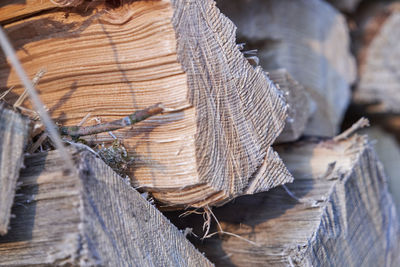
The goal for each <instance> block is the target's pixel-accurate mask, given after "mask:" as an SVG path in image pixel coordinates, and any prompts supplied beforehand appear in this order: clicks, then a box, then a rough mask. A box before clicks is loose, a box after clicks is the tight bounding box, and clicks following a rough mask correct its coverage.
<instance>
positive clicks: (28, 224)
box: [0, 151, 212, 266]
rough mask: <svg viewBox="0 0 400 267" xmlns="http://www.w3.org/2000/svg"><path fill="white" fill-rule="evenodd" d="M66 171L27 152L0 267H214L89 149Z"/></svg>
mask: <svg viewBox="0 0 400 267" xmlns="http://www.w3.org/2000/svg"><path fill="white" fill-rule="evenodd" d="M74 157H75V160H76V162H77V169H78V171H75V172H74V171H72V172H71V173H70V174H65V173H63V171H62V168H61V167H62V161H61V159H60V158H59V156H58V153H57V151H53V152H50V153H48V154H47V155H46V154H36V155H32V156H28V157H27V158H26V161H25V164H26V166H27V168H26V169H24V170H23V171H22V172H21V176H20V180H19V181H20V182H21V183H22V185H21V188H20V190H19V191H18V197H17V198H16V203H15V205H14V207H13V213H14V214H15V215H16V218H15V219H13V220H11V227H12V228H11V230H10V231H9V233H8V234H7V235H5V236H3V237H0V265H1V266H11V265H12V266H32V265H35V266H36V265H41V266H44V265H45V266H61V265H63V266H65V265H68V266H212V264H211V263H210V262H209V261H208V260H207V259H206V258H204V256H202V255H201V254H200V253H199V252H198V251H196V249H195V248H194V247H193V245H191V244H190V243H189V242H188V241H187V240H186V239H185V237H184V236H183V234H182V233H180V232H179V231H178V229H176V228H175V226H173V225H172V224H171V223H170V222H169V221H168V220H167V219H166V218H165V217H164V216H163V215H162V214H161V213H160V212H159V211H158V210H157V209H156V208H155V207H153V206H152V205H151V204H150V203H149V202H148V201H147V200H146V199H145V198H143V197H142V196H141V195H140V194H139V193H138V192H137V191H135V190H134V189H133V188H132V187H131V186H130V185H129V184H127V183H126V181H124V180H123V179H122V178H121V177H120V176H118V175H117V174H115V172H113V171H112V170H111V168H109V167H108V166H106V165H105V164H104V162H103V161H101V160H100V159H97V158H95V157H94V156H93V155H92V154H90V153H89V152H87V151H85V152H80V153H79V154H76V153H75V156H74Z"/></svg>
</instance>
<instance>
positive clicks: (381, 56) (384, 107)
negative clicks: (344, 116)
mask: <svg viewBox="0 0 400 267" xmlns="http://www.w3.org/2000/svg"><path fill="white" fill-rule="evenodd" d="M358 27H359V29H358V31H357V32H356V34H355V35H356V38H355V39H356V48H357V58H358V67H359V73H358V75H359V82H358V84H357V88H356V91H355V95H354V100H355V102H356V103H359V104H368V105H370V107H369V111H370V112H376V113H382V112H394V113H400V94H399V91H400V83H399V80H400V46H399V44H398V41H399V38H400V3H398V2H395V3H392V4H388V3H385V2H374V3H371V4H369V5H364V6H363V8H362V10H361V11H360V14H359V15H358Z"/></svg>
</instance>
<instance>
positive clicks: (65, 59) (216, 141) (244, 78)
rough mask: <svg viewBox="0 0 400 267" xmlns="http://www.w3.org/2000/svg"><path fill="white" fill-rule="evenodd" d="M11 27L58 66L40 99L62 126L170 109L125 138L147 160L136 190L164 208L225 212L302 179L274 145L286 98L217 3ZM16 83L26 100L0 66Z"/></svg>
mask: <svg viewBox="0 0 400 267" xmlns="http://www.w3.org/2000/svg"><path fill="white" fill-rule="evenodd" d="M85 10H87V11H85ZM5 28H6V31H7V33H8V35H9V37H10V38H11V40H12V41H13V44H14V45H15V46H16V48H17V50H18V55H19V56H20V58H21V60H22V62H23V63H24V66H25V68H26V70H27V71H28V72H29V73H30V74H31V75H33V73H35V72H36V71H37V70H38V69H40V68H42V67H46V69H47V73H46V76H45V77H43V78H42V79H41V82H40V88H39V91H40V93H41V97H42V99H43V101H44V102H45V104H46V105H47V106H48V107H49V109H50V113H51V115H52V117H53V118H54V119H55V120H57V121H58V122H60V123H62V124H66V125H76V124H77V123H79V122H80V120H81V119H82V118H83V117H84V116H85V115H86V114H87V113H88V112H91V114H92V116H93V117H95V116H96V117H100V118H101V119H102V120H103V121H110V120H114V119H118V118H121V117H123V116H126V115H128V114H131V113H132V112H133V111H135V110H137V109H143V108H145V107H147V106H151V105H153V104H155V103H157V102H162V103H163V104H164V106H165V107H166V112H165V113H164V114H163V115H160V116H154V117H152V118H150V119H148V120H147V121H145V122H141V123H139V124H137V125H135V127H134V128H132V129H124V130H120V131H117V132H115V135H116V136H117V137H118V138H119V139H121V140H123V142H124V145H125V147H126V148H127V149H128V152H129V153H130V155H131V156H133V157H134V158H135V162H134V165H133V166H132V167H131V169H130V172H129V175H130V176H131V177H132V179H133V182H134V183H135V186H140V187H142V188H145V189H146V190H149V191H152V192H154V196H155V197H156V198H158V199H159V200H160V201H161V202H164V203H165V204H167V205H175V206H176V205H180V206H186V205H192V206H203V205H214V204H215V205H216V204H220V203H223V202H224V201H226V200H229V199H231V198H233V197H235V196H237V195H240V194H243V193H244V192H247V193H251V192H258V191H265V190H268V189H270V188H271V187H274V186H277V185H280V184H282V183H286V182H289V181H291V179H292V177H291V176H290V174H289V173H288V172H287V170H286V169H285V167H284V165H283V164H282V162H281V161H280V159H279V157H278V156H277V154H276V153H274V152H273V151H272V148H270V145H271V144H272V143H273V142H274V140H275V139H276V138H277V137H278V135H279V134H280V132H281V131H282V129H283V127H284V122H285V118H286V105H285V103H284V101H283V97H282V96H281V95H280V93H279V90H278V89H277V88H276V87H275V85H274V84H273V83H272V82H271V81H270V80H269V79H268V78H267V77H265V76H264V73H263V71H262V70H261V68H253V67H252V66H251V65H250V64H249V63H248V62H247V60H246V59H245V57H244V56H243V55H242V53H241V52H240V51H239V49H238V47H237V46H236V42H235V26H234V25H233V24H232V22H231V21H229V20H228V19H227V18H226V17H225V16H223V15H222V14H220V12H219V10H218V9H217V8H216V7H215V3H214V1H211V0H207V1H203V0H195V1H189V0H182V1H178V0H174V1H167V0H164V1H134V2H133V3H131V4H126V5H124V6H122V7H120V8H119V9H108V10H106V9H103V8H102V7H101V6H98V7H97V9H96V10H93V9H91V8H89V7H86V8H81V9H79V8H78V9H75V10H71V9H69V13H68V14H66V13H65V12H64V11H63V9H52V10H51V11H48V12H44V13H41V14H39V15H37V16H32V17H30V18H27V19H24V20H19V21H17V22H14V23H10V24H7V25H6V27H5ZM11 85H15V86H16V88H15V91H14V92H16V94H20V93H21V91H22V88H21V87H20V85H19V81H18V79H17V77H16V75H15V73H14V72H12V71H11V72H10V70H9V67H8V65H6V64H5V62H4V61H0V88H5V87H6V86H11ZM0 90H1V89H0ZM91 123H95V122H94V121H92V122H91ZM88 141H89V142H94V143H102V142H112V141H113V139H112V137H111V136H109V135H108V134H98V135H96V136H93V137H91V138H88ZM265 164H267V165H268V164H271V165H268V168H266V167H265V166H264V165H265ZM254 185H257V186H254ZM249 188H252V190H249Z"/></svg>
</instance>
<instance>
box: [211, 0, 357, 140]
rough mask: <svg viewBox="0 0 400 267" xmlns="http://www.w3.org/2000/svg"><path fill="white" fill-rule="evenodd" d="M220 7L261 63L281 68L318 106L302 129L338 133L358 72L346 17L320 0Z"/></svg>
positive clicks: (246, 1)
mask: <svg viewBox="0 0 400 267" xmlns="http://www.w3.org/2000/svg"><path fill="white" fill-rule="evenodd" d="M218 7H219V8H220V9H221V11H222V12H223V13H224V14H225V15H227V16H228V17H229V18H230V19H232V21H233V22H234V23H235V24H236V26H237V27H238V33H237V35H238V38H239V40H240V41H241V42H244V43H246V46H245V49H246V47H247V49H250V50H253V49H257V50H258V53H257V55H258V57H259V59H260V64H261V66H262V67H263V68H264V69H267V70H268V69H276V68H285V69H287V71H288V72H289V74H290V75H291V76H293V78H294V79H295V80H297V81H298V82H299V83H300V84H301V85H303V86H304V87H305V88H306V89H307V90H308V91H309V93H310V95H311V97H312V98H313V99H314V101H315V103H316V105H317V109H316V112H314V114H313V116H312V118H311V120H310V123H309V125H308V126H307V127H306V128H305V132H304V134H307V135H317V136H333V135H334V134H336V133H337V132H338V130H339V126H340V123H341V120H342V117H343V114H344V112H345V110H346V108H347V106H348V103H349V100H350V84H351V83H352V82H353V81H354V80H355V76H356V71H355V62H354V58H353V56H352V55H351V54H350V51H349V39H350V38H349V32H348V28H347V24H346V21H345V18H344V17H343V16H342V15H341V14H340V13H339V12H337V11H336V10H335V9H334V8H332V7H331V6H330V5H329V4H327V3H325V2H324V1H320V0H299V1H290V0H239V1H234V2H233V1H229V0H219V1H218Z"/></svg>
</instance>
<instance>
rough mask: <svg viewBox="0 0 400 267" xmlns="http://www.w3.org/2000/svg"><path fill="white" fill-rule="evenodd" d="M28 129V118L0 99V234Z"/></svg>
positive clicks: (5, 226)
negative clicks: (8, 106)
mask: <svg viewBox="0 0 400 267" xmlns="http://www.w3.org/2000/svg"><path fill="white" fill-rule="evenodd" d="M28 131H29V120H28V119H27V118H25V117H23V116H22V115H20V114H18V113H17V112H14V111H12V110H11V109H8V108H7V107H6V104H5V103H4V102H2V101H1V100H0V235H4V234H6V233H7V231H8V224H9V221H10V215H11V214H10V212H11V206H12V204H13V201H14V195H15V190H16V187H17V179H18V174H19V170H20V169H21V167H22V166H23V158H24V149H25V146H26V144H27V141H28Z"/></svg>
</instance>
